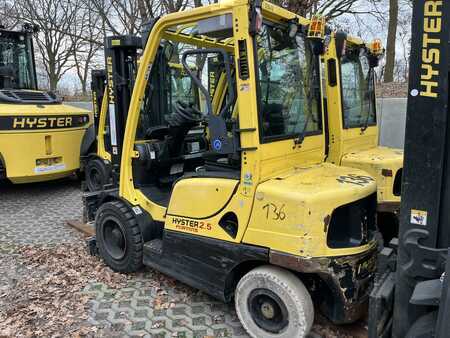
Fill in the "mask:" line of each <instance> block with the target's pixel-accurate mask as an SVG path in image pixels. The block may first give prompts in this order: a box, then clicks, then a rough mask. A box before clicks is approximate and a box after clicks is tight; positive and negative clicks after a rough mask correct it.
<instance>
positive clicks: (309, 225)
mask: <svg viewBox="0 0 450 338" xmlns="http://www.w3.org/2000/svg"><path fill="white" fill-rule="evenodd" d="M186 27H189V29H186ZM192 27H194V28H192ZM311 29H314V27H310V22H309V21H308V20H306V19H304V18H302V17H299V16H297V15H296V14H294V13H291V12H289V11H287V10H285V9H282V8H280V7H277V6H275V5H273V4H270V3H268V2H260V1H247V0H229V1H221V2H220V3H218V4H212V5H208V6H204V7H201V8H196V9H193V10H189V11H185V12H178V13H173V14H169V15H166V16H163V17H161V18H159V19H158V20H155V21H154V22H153V23H152V25H151V29H150V35H149V37H148V43H147V45H146V47H145V50H144V52H143V55H142V57H141V62H140V66H139V70H138V74H137V77H136V82H135V85H134V87H133V93H132V98H131V104H130V108H129V110H128V114H127V115H128V116H127V119H126V129H125V133H124V137H123V143H122V144H119V146H118V156H121V161H120V175H119V177H118V178H119V180H118V181H117V182H113V184H112V186H111V188H110V189H103V190H102V191H97V192H91V193H86V194H85V195H84V200H85V207H86V209H87V215H88V218H89V220H95V227H96V236H95V238H92V239H91V240H90V241H89V244H90V247H91V249H92V252H95V251H96V250H98V252H99V254H100V256H101V257H102V258H103V259H104V261H105V262H106V264H108V265H109V266H110V267H111V268H113V269H114V270H116V271H121V272H131V271H135V270H138V269H139V268H141V267H142V266H143V265H147V266H150V267H153V268H155V269H157V270H160V271H162V272H164V273H166V274H168V275H171V276H174V277H175V278H177V279H179V280H181V281H183V282H185V283H187V284H189V285H191V286H194V287H196V288H199V289H201V290H203V291H205V292H206V293H208V294H210V295H212V296H214V297H216V298H218V299H221V300H222V301H231V300H233V299H234V300H235V304H236V310H237V314H238V316H239V318H240V320H241V322H242V324H243V326H244V328H245V329H246V330H247V332H248V333H249V334H250V335H251V336H252V337H267V336H270V337H286V338H287V337H289V338H291V337H304V336H306V335H307V334H308V332H309V330H310V328H311V326H312V324H313V317H314V305H313V300H314V303H315V304H316V306H317V307H318V308H320V309H321V310H322V311H323V313H324V314H325V315H326V316H328V317H329V318H330V319H331V320H332V321H333V322H335V323H349V322H352V321H354V320H356V319H358V318H360V316H361V315H362V314H363V313H364V309H365V305H366V302H367V299H368V294H369V292H370V288H371V285H372V277H373V274H374V271H375V267H376V253H377V240H376V239H375V238H376V232H377V229H376V224H375V218H376V183H375V180H374V179H373V178H372V177H371V176H370V175H368V174H367V173H366V172H364V171H362V170H359V169H355V168H347V167H343V166H336V165H333V164H330V163H324V162H323V160H324V157H325V148H326V141H325V127H324V123H325V120H324V116H323V107H322V96H321V91H320V66H319V54H320V53H319V51H320V50H322V49H321V48H320V47H321V46H320V45H321V43H322V42H321V41H318V40H317V39H314V38H308V32H310V31H311ZM160 55H163V56H164V58H165V60H166V62H173V60H174V58H176V57H178V60H179V63H181V64H182V65H183V67H184V70H185V71H186V72H187V73H188V74H189V76H190V78H191V79H192V81H193V82H194V83H195V84H196V85H197V86H198V88H199V90H200V92H201V95H202V98H201V100H200V101H201V102H205V103H206V109H205V110H206V111H201V109H200V108H201V107H199V106H198V105H197V106H196V105H195V104H193V105H190V104H187V102H174V103H172V107H171V109H170V110H167V111H166V112H161V111H158V110H155V109H156V107H155V106H154V105H153V99H154V97H155V93H156V91H155V87H154V86H152V82H151V78H152V76H153V75H154V74H155V72H158V71H159V70H158V67H155V64H156V60H158V58H159V57H160ZM209 58H217V59H218V60H220V61H221V62H220V64H221V67H223V68H222V69H223V72H224V73H225V75H226V81H225V82H224V83H225V84H226V86H227V87H228V90H227V94H226V96H225V98H224V100H223V102H222V104H217V105H216V104H213V101H214V100H212V99H211V97H212V96H213V95H212V93H211V92H210V91H208V88H216V85H213V86H209V84H208V79H210V78H211V72H210V70H209V69H208V65H209V63H208V62H202V60H208V59H209ZM194 66H195V69H196V71H193V67H194ZM234 106H236V109H234V108H233V107H234ZM214 107H217V108H216V109H218V111H214V109H215V108H214ZM237 111H238V112H239V113H236V112H237ZM155 115H159V116H162V117H163V118H164V123H163V124H161V125H157V124H155V123H152V122H151V121H150V120H149V119H151V118H152V117H153V116H155Z"/></svg>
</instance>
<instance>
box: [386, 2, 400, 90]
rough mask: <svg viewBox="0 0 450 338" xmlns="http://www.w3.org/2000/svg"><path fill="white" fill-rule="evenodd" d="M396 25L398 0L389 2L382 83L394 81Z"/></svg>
mask: <svg viewBox="0 0 450 338" xmlns="http://www.w3.org/2000/svg"><path fill="white" fill-rule="evenodd" d="M397 24H398V0H389V24H388V36H387V45H386V67H385V71H384V82H385V83H388V82H392V81H394V67H395V40H396V37H397Z"/></svg>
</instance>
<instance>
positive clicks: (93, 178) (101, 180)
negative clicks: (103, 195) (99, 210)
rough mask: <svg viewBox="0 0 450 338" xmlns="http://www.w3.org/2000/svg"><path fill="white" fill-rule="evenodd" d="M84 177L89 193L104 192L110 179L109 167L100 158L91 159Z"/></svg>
mask: <svg viewBox="0 0 450 338" xmlns="http://www.w3.org/2000/svg"><path fill="white" fill-rule="evenodd" d="M84 175H85V180H86V187H87V189H88V190H89V191H99V190H103V188H104V186H105V185H106V184H108V183H109V179H110V171H109V168H108V166H107V165H106V164H105V162H103V160H101V159H100V158H98V157H93V158H91V159H89V161H88V163H87V164H86V167H85V169H84Z"/></svg>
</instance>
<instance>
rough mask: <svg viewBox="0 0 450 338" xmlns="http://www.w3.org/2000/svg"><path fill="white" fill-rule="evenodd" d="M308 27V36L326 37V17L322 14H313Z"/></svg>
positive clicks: (314, 37)
mask: <svg viewBox="0 0 450 338" xmlns="http://www.w3.org/2000/svg"><path fill="white" fill-rule="evenodd" d="M310 21H311V23H310V24H309V29H308V38H310V39H320V40H323V39H324V38H325V24H326V23H325V18H324V17H323V16H320V15H313V16H312V18H311V20H310Z"/></svg>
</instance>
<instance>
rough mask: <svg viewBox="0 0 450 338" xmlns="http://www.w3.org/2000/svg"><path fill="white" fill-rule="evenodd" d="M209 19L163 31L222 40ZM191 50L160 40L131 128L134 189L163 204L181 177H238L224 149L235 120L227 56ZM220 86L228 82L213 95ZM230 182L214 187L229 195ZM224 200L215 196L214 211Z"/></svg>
mask: <svg viewBox="0 0 450 338" xmlns="http://www.w3.org/2000/svg"><path fill="white" fill-rule="evenodd" d="M210 21H211V19H209V20H206V23H202V22H200V23H199V24H198V25H196V26H195V27H194V26H192V27H190V26H189V27H187V28H184V30H185V31H183V30H179V29H178V27H173V28H172V29H169V30H168V32H167V34H169V35H170V34H174V35H178V36H182V35H183V34H188V33H189V32H191V31H193V30H194V29H195V30H198V31H199V32H200V31H201V32H203V33H207V32H208V31H210V30H211V29H212V30H213V31H212V32H211V34H213V35H214V36H215V37H217V38H219V39H220V37H222V39H224V40H226V39H227V38H228V36H229V34H230V32H229V31H228V30H226V29H224V30H222V31H220V32H219V31H215V29H216V28H212V26H211V27H210V25H211V22H210ZM221 34H222V35H221ZM195 48H196V46H192V45H188V44H180V43H179V44H177V46H176V47H175V44H174V43H172V42H171V41H167V40H163V42H162V43H161V45H160V48H159V50H158V54H157V56H156V62H155V64H154V66H153V68H152V71H151V74H150V78H149V81H148V85H147V88H146V92H145V100H144V103H143V105H142V107H141V114H140V118H139V122H138V127H137V131H136V141H135V151H136V157H137V158H135V159H134V160H133V177H134V184H135V187H136V188H138V189H139V190H140V191H141V192H142V193H143V194H144V195H145V196H146V197H147V198H149V199H151V200H152V201H153V202H155V203H157V204H159V205H161V206H164V207H167V206H168V202H169V198H170V195H171V193H172V189H178V190H179V189H181V187H179V188H178V185H177V188H175V184H176V183H177V180H178V179H180V178H182V177H183V178H184V177H191V176H194V177H195V176H201V177H205V176H211V175H212V176H214V177H219V178H220V177H224V178H233V182H234V180H236V182H237V180H238V179H239V176H240V157H239V156H236V155H235V153H233V154H228V151H227V150H226V149H227V147H228V149H230V148H231V147H232V146H235V142H236V141H235V140H232V137H231V135H232V133H233V129H234V128H236V123H237V122H236V118H235V117H233V116H232V115H233V114H232V109H233V108H232V107H233V106H234V104H235V89H234V87H235V79H234V65H233V61H232V55H231V54H229V53H226V52H225V51H222V50H220V49H217V48H216V49H212V48H211V49H208V48H203V49H195ZM221 86H222V87H225V86H228V89H227V90H226V94H223V95H218V96H220V97H214V94H215V91H216V89H217V88H220V89H221V91H220V92H221V93H222V92H223V93H225V90H223V91H222V89H223V88H222V87H221ZM207 111H210V112H211V114H208V113H206V112H207ZM211 126H212V128H214V130H215V133H216V134H217V133H219V134H220V135H219V137H217V139H215V141H214V142H211ZM213 133H214V131H213ZM211 144H212V146H211ZM211 147H218V148H219V149H220V148H222V147H224V150H225V151H223V152H217V151H214V152H213V151H211ZM230 153H231V152H230ZM236 182H234V183H232V184H231V185H230V186H229V185H228V184H227V183H225V186H224V187H221V188H217V189H221V190H222V188H223V189H224V190H225V191H227V193H226V194H225V195H230V194H229V193H228V190H230V189H231V192H233V191H234V187H235V186H236ZM214 189H215V188H214ZM188 190H189V189H188ZM207 190H208V189H207ZM190 193H191V194H194V193H195V192H194V191H191V192H190ZM221 196H223V195H221ZM229 197H230V196H228V197H226V200H228V199H229ZM221 198H222V197H221ZM225 202H226V201H222V200H221V199H220V200H218V201H217V205H219V204H220V206H219V207H218V208H217V209H220V207H222V206H223V204H224V203H225ZM173 208H175V209H177V208H176V207H173V206H172V207H171V210H173ZM183 208H184V207H183ZM213 209H215V210H217V209H216V208H213ZM180 212H181V213H182V211H180ZM176 213H177V212H176Z"/></svg>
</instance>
